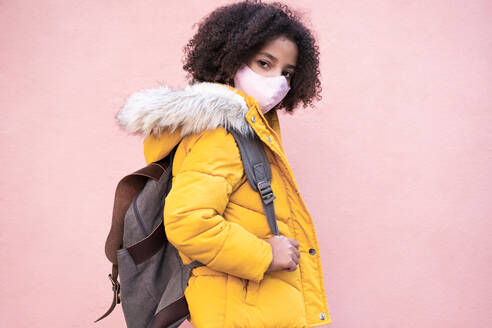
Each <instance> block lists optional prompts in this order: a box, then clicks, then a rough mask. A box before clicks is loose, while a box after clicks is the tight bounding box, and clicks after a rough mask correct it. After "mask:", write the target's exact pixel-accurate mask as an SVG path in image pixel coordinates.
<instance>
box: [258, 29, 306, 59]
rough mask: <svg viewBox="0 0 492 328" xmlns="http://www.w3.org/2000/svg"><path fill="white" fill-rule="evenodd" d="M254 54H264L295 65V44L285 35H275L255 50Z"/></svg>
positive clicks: (296, 53)
mask: <svg viewBox="0 0 492 328" xmlns="http://www.w3.org/2000/svg"><path fill="white" fill-rule="evenodd" d="M256 55H260V56H265V57H268V58H270V59H271V60H273V61H280V62H282V63H284V64H287V65H292V66H295V65H296V61H297V55H298V49H297V44H296V43H295V42H293V41H291V40H290V39H288V38H286V37H285V36H279V37H276V38H274V39H272V40H270V41H268V42H266V43H265V45H264V46H263V47H262V48H261V49H260V50H258V51H257V53H256Z"/></svg>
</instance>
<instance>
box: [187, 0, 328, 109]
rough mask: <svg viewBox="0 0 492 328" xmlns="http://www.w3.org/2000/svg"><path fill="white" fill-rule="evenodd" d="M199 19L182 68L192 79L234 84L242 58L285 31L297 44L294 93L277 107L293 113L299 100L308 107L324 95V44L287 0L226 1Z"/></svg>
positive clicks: (194, 80) (244, 61)
mask: <svg viewBox="0 0 492 328" xmlns="http://www.w3.org/2000/svg"><path fill="white" fill-rule="evenodd" d="M196 24H199V27H198V31H197V32H196V34H195V35H194V36H193V37H192V39H191V40H189V42H188V43H187V45H186V46H185V47H184V49H183V51H184V59H183V69H184V70H185V71H186V72H188V74H187V79H191V82H192V83H195V82H219V83H224V84H228V85H231V86H234V80H233V79H234V74H235V73H236V71H237V70H238V69H239V67H240V66H241V65H242V64H243V63H246V62H248V60H249V59H250V58H251V56H253V55H254V54H255V53H256V52H257V51H259V50H260V49H261V48H262V47H263V46H264V45H265V44H266V43H267V42H268V41H270V40H272V39H275V38H276V37H278V36H286V37H287V38H288V39H289V40H291V41H292V42H294V43H295V44H296V45H297V48H298V57H297V63H296V69H295V72H294V74H293V75H292V78H291V81H290V87H291V89H290V91H289V93H288V94H287V95H286V96H285V98H284V99H283V100H282V101H281V102H280V103H279V104H278V105H277V106H275V107H274V108H273V109H275V110H276V109H280V108H285V110H286V111H287V112H289V113H292V112H293V109H294V108H295V107H296V106H297V105H298V104H299V103H300V102H302V103H303V107H304V108H305V107H307V106H309V105H310V104H312V101H313V100H314V99H315V100H321V82H320V79H319V75H320V70H319V47H318V45H317V44H316V40H315V38H314V37H313V35H312V34H311V32H310V31H309V29H308V28H306V27H305V26H304V25H303V24H302V23H301V20H300V18H299V14H298V13H296V12H294V11H293V10H291V9H290V8H289V7H288V6H287V5H285V4H282V3H280V2H273V3H269V4H266V3H262V2H261V0H247V1H242V2H238V3H234V4H231V5H225V6H221V7H219V8H217V9H215V10H214V11H213V12H211V13H210V14H209V15H208V16H206V17H205V18H203V19H202V20H201V21H200V22H199V23H195V25H196ZM195 25H193V27H194V26H195Z"/></svg>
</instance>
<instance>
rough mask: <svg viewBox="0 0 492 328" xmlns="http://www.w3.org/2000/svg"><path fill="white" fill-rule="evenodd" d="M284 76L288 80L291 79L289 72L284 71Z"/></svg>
mask: <svg viewBox="0 0 492 328" xmlns="http://www.w3.org/2000/svg"><path fill="white" fill-rule="evenodd" d="M287 74H288V75H287ZM284 76H285V77H286V78H289V77H291V76H292V73H291V72H289V71H285V72H284Z"/></svg>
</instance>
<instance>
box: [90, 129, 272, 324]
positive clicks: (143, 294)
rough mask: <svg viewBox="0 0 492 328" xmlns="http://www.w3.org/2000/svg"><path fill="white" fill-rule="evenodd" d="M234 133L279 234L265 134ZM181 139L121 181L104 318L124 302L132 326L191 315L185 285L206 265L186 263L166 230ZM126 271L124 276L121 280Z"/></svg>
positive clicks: (111, 235)
mask: <svg viewBox="0 0 492 328" xmlns="http://www.w3.org/2000/svg"><path fill="white" fill-rule="evenodd" d="M230 132H231V134H232V135H233V136H234V138H235V140H236V143H237V145H238V147H239V150H240V153H241V159H242V162H243V167H244V170H245V173H246V175H247V177H248V181H249V183H250V185H251V187H252V188H253V190H255V191H258V192H259V193H260V195H261V198H262V203H263V208H264V209H265V213H266V216H267V220H268V224H269V226H270V229H271V231H272V233H273V234H274V235H278V234H279V231H278V226H277V221H276V219H275V209H274V206H273V200H274V199H275V196H274V195H273V192H272V188H271V186H270V183H271V180H272V173H271V170H270V164H269V162H268V159H267V157H266V154H265V151H264V149H263V146H262V142H261V140H260V139H259V138H258V137H257V136H256V135H255V136H254V137H252V138H251V137H245V136H243V135H241V134H239V133H236V132H235V131H230ZM177 147H178V145H176V146H175V147H174V149H173V150H172V151H171V152H170V154H169V155H168V156H166V157H165V158H163V159H161V160H159V161H156V162H152V163H150V164H148V165H147V166H145V167H144V168H142V169H140V170H138V171H135V172H133V173H131V174H129V175H126V176H125V177H123V178H122V179H121V180H120V182H119V183H118V185H117V187H116V192H115V198H114V205H113V217H112V223H111V229H110V232H109V234H108V237H107V239H106V245H105V252H106V256H107V258H108V259H109V261H111V263H112V273H110V274H109V279H110V281H111V283H112V285H113V302H112V304H111V306H110V308H109V309H108V311H106V313H105V314H103V315H102V316H101V317H100V318H99V319H97V320H96V321H95V322H97V321H99V320H101V319H103V318H104V317H106V316H108V315H109V314H110V313H111V312H112V311H113V309H114V308H115V306H116V304H118V303H120V302H121V305H122V308H123V313H124V317H125V321H126V325H127V327H129V328H142V327H148V328H165V327H167V328H175V327H178V326H179V325H180V324H181V323H182V322H183V321H184V320H186V319H187V318H189V310H188V304H187V303H186V299H185V297H184V290H185V289H186V286H187V284H188V279H189V276H190V274H191V270H192V269H193V268H195V267H197V266H201V265H204V264H202V263H200V262H198V261H193V262H191V263H189V264H186V265H185V264H183V262H182V261H181V257H180V256H179V254H178V251H177V249H176V248H175V247H174V246H173V245H172V244H171V243H170V242H168V240H167V238H166V234H165V230H164V221H163V213H164V205H165V198H166V196H167V194H168V193H169V191H170V190H171V182H172V171H171V170H172V162H173V158H174V154H175V152H176V149H177ZM118 274H120V282H118Z"/></svg>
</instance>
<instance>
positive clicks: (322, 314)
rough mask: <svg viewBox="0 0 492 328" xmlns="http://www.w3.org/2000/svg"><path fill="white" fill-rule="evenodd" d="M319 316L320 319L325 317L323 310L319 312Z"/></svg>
mask: <svg viewBox="0 0 492 328" xmlns="http://www.w3.org/2000/svg"><path fill="white" fill-rule="evenodd" d="M319 318H320V319H321V320H325V319H326V314H324V313H323V312H321V313H320V314H319Z"/></svg>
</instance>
